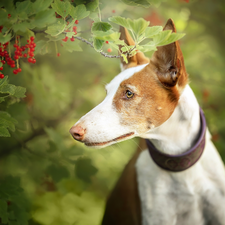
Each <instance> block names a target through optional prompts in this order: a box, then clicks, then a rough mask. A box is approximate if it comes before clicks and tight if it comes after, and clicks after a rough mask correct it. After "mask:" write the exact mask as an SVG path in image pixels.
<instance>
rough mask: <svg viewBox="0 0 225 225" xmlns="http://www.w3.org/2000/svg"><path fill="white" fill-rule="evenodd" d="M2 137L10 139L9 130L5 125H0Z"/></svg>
mask: <svg viewBox="0 0 225 225" xmlns="http://www.w3.org/2000/svg"><path fill="white" fill-rule="evenodd" d="M0 137H10V133H9V131H8V129H7V128H6V127H4V126H3V125H0Z"/></svg>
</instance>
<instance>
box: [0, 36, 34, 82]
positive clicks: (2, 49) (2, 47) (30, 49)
mask: <svg viewBox="0 0 225 225" xmlns="http://www.w3.org/2000/svg"><path fill="white" fill-rule="evenodd" d="M18 39H19V36H17V38H16V41H15V44H14V45H13V47H14V48H15V51H14V59H15V60H18V59H20V58H23V57H24V58H27V57H28V62H29V63H36V59H35V58H33V57H34V51H35V47H36V44H35V43H34V37H33V36H32V37H30V39H29V40H27V44H26V45H25V46H21V47H20V46H19V45H18V43H19V41H18ZM8 45H9V42H6V43H5V44H1V43H0V57H1V58H2V60H1V62H2V64H3V65H4V64H5V63H7V64H8V65H9V66H10V67H11V68H15V67H16V62H15V61H14V60H13V59H12V58H11V56H10V54H9V52H8V51H7V47H8ZM9 48H10V47H9ZM26 49H27V53H24V52H25V51H26ZM18 65H19V64H18V61H17V66H18ZM2 70H3V66H1V67H0V71H2ZM21 71H22V69H21V68H19V66H18V68H17V69H14V70H13V73H14V74H17V73H20V72H21ZM3 78H4V74H3V73H1V72H0V79H3Z"/></svg>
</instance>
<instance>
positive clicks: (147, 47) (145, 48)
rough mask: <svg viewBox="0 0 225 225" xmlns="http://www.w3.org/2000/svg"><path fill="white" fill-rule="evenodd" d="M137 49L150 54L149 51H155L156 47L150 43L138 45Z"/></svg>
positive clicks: (153, 43)
mask: <svg viewBox="0 0 225 225" xmlns="http://www.w3.org/2000/svg"><path fill="white" fill-rule="evenodd" d="M137 49H138V50H140V51H141V52H150V51H156V50H157V48H156V45H155V42H153V41H150V42H148V43H147V44H145V45H139V46H137Z"/></svg>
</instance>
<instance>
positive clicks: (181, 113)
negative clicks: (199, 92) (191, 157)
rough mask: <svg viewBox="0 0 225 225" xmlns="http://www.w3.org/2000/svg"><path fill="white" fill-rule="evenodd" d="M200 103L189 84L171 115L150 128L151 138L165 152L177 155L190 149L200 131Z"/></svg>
mask: <svg viewBox="0 0 225 225" xmlns="http://www.w3.org/2000/svg"><path fill="white" fill-rule="evenodd" d="M200 126H201V125H200V115H199V105H198V103H197V100H196V98H195V96H194V93H193V92H192V90H191V88H190V87H189V85H187V86H186V87H185V89H184V90H183V92H182V94H181V96H180V99H179V102H178V105H177V107H176V108H175V110H174V112H173V114H172V115H171V117H170V118H169V119H168V120H167V121H166V122H165V123H163V124H162V125H161V126H159V127H157V128H155V129H152V130H150V131H149V132H148V133H147V134H146V136H145V137H144V138H147V139H150V140H151V142H152V143H153V144H154V145H155V147H156V148H157V149H158V150H159V151H162V152H164V153H167V154H171V155H176V154H180V153H183V152H185V151H187V150H189V149H190V148H191V147H192V146H193V145H194V143H195V141H196V139H197V138H198V135H199V132H200V129H201V128H200Z"/></svg>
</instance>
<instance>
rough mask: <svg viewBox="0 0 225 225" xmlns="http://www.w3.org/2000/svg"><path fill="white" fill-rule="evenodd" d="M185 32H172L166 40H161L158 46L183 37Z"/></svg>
mask: <svg viewBox="0 0 225 225" xmlns="http://www.w3.org/2000/svg"><path fill="white" fill-rule="evenodd" d="M184 35H185V34H178V33H172V34H171V35H170V36H169V37H168V38H167V39H166V40H164V41H162V42H160V43H159V44H158V46H162V45H168V44H171V43H173V42H175V41H177V40H179V39H181V38H182V37H183V36H184Z"/></svg>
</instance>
